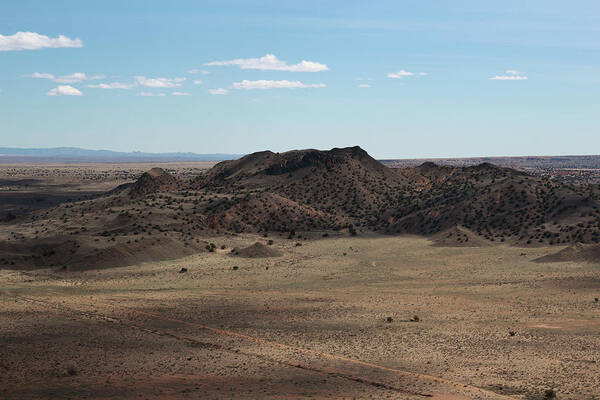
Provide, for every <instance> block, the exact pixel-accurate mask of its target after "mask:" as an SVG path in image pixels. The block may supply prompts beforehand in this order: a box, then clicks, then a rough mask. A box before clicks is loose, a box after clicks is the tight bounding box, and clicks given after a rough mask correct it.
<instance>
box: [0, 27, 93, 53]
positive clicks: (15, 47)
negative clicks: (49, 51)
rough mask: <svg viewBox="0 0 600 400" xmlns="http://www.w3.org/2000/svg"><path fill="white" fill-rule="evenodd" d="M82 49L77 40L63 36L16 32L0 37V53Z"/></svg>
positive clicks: (79, 41) (80, 43)
mask: <svg viewBox="0 0 600 400" xmlns="http://www.w3.org/2000/svg"><path fill="white" fill-rule="evenodd" d="M61 47H83V42H82V41H81V39H79V38H75V39H71V38H69V37H67V36H64V35H59V36H58V37H55V38H51V37H48V36H46V35H40V34H39V33H37V32H17V33H15V34H14V35H11V36H4V35H0V51H22V50H40V49H44V48H54V49H57V48H61Z"/></svg>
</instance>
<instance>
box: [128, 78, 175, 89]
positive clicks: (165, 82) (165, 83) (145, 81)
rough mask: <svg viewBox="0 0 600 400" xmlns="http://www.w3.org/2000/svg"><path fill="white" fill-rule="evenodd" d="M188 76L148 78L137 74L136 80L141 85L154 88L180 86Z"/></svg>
mask: <svg viewBox="0 0 600 400" xmlns="http://www.w3.org/2000/svg"><path fill="white" fill-rule="evenodd" d="M185 79H186V78H146V77H145V76H136V77H135V80H136V82H137V83H138V84H140V85H141V86H146V87H152V88H175V87H180V86H181V82H183V81H185Z"/></svg>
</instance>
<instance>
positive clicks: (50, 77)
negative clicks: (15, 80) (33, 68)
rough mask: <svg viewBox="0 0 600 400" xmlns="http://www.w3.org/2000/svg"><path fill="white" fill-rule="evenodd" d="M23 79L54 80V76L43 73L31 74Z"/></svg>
mask: <svg viewBox="0 0 600 400" xmlns="http://www.w3.org/2000/svg"><path fill="white" fill-rule="evenodd" d="M24 76H25V78H37V79H54V75H52V74H48V73H45V72H34V73H33V74H29V75H24Z"/></svg>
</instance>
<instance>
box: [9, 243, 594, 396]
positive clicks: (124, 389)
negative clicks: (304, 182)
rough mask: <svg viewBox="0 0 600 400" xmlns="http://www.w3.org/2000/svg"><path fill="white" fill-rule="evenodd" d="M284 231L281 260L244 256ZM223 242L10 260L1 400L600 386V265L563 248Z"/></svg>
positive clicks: (495, 392) (504, 391) (590, 389)
mask: <svg viewBox="0 0 600 400" xmlns="http://www.w3.org/2000/svg"><path fill="white" fill-rule="evenodd" d="M268 239H273V240H274V244H273V248H275V249H277V250H278V251H280V252H281V253H282V254H283V256H281V257H273V258H259V259H256V258H241V257H232V256H231V255H229V254H228V252H229V251H230V249H232V248H234V247H245V246H248V245H250V244H252V243H255V242H256V241H261V242H263V243H264V242H266V241H267V240H268ZM209 240H210V241H211V242H214V243H215V244H216V245H217V250H216V251H215V252H214V253H208V252H206V253H203V254H199V255H193V256H190V257H186V258H183V259H180V260H176V261H165V262H153V263H144V264H139V265H135V266H131V267H124V268H115V269H109V270H92V271H86V272H69V271H63V272H57V271H56V270H38V271H35V272H31V271H30V272H16V271H10V270H0V304H1V306H0V344H1V345H0V397H1V398H6V399H24V398H42V399H57V398H60V399H67V398H71V399H80V398H94V399H100V398H105V399H108V398H117V397H118V398H132V399H133V398H148V399H180V398H181V399H211V398H247V399H256V398H267V399H269V398H270V399H285V398H291V399H297V398H317V399H325V398H376V399H380V398H394V399H423V398H434V399H440V400H441V399H446V400H460V399H535V398H541V397H539V396H540V395H541V393H543V391H544V390H545V389H549V388H552V389H554V390H556V392H557V394H558V398H560V399H593V398H598V396H600V351H599V349H600V335H599V332H600V318H599V317H600V303H598V302H596V301H595V300H594V299H595V298H597V297H600V265H597V264H589V263H588V264H579V263H573V262H560V263H548V264H540V263H535V262H533V261H532V260H534V259H536V258H539V257H541V256H544V255H546V254H549V253H553V252H555V251H556V247H553V248H546V247H540V248H534V249H526V250H523V249H522V248H514V247H509V246H499V245H496V246H488V247H480V248H466V247H439V246H432V243H431V242H430V241H429V240H427V239H423V238H414V237H382V236H372V237H355V238H329V239H322V240H316V241H306V240H304V241H302V246H297V245H296V242H297V240H287V239H285V238H283V237H279V236H272V237H269V238H262V237H257V236H253V235H242V236H237V237H226V238H225V237H215V238H209ZM222 245H224V246H225V249H224V250H221V246H222ZM234 267H237V268H234ZM182 268H187V272H185V273H181V272H180V270H181V269H182ZM388 317H389V319H388ZM415 317H418V318H415ZM416 319H418V321H415V320H416ZM594 396H596V397H594Z"/></svg>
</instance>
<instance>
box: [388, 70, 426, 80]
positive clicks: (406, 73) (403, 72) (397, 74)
mask: <svg viewBox="0 0 600 400" xmlns="http://www.w3.org/2000/svg"><path fill="white" fill-rule="evenodd" d="M415 75H419V76H425V75H427V72H418V73H415V72H409V71H406V70H403V69H401V70H400V71H398V72H390V73H389V74H387V77H388V78H392V79H402V78H405V77H407V76H415Z"/></svg>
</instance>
